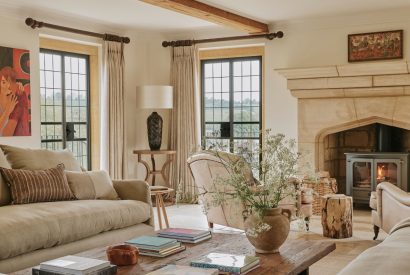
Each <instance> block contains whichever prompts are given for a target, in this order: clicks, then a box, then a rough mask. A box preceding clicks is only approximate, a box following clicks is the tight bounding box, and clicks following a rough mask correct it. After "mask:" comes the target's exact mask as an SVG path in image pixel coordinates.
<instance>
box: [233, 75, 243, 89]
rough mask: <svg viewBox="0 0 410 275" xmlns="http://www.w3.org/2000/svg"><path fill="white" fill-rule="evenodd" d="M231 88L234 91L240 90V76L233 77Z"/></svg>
mask: <svg viewBox="0 0 410 275" xmlns="http://www.w3.org/2000/svg"><path fill="white" fill-rule="evenodd" d="M233 90H234V91H235V92H239V91H242V78H241V77H234V79H233Z"/></svg>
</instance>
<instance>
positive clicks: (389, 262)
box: [339, 182, 410, 275]
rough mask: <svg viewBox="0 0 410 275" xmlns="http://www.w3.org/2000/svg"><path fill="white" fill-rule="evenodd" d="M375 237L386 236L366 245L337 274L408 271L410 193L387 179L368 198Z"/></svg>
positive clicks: (373, 274) (363, 274)
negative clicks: (372, 244) (382, 239)
mask: <svg viewBox="0 0 410 275" xmlns="http://www.w3.org/2000/svg"><path fill="white" fill-rule="evenodd" d="M370 207H371V208H372V223H373V225H374V230H375V237H374V239H376V238H377V235H378V233H379V229H382V230H383V231H385V232H387V233H389V236H388V237H387V238H386V239H385V240H384V241H383V242H382V243H381V244H379V245H377V246H375V247H372V248H370V249H367V250H366V251H364V252H363V253H362V254H360V255H359V256H358V257H357V258H356V259H355V260H353V261H352V262H351V263H350V264H349V265H348V266H346V267H345V268H344V269H343V270H342V271H341V272H340V273H339V274H340V275H348V274H352V275H353V274H360V275H367V274H368V275H370V274H371V275H378V274H380V275H386V274H389V275H390V274H392V275H393V274H409V273H410V261H409V255H410V193H407V192H405V191H403V190H401V189H400V188H398V187H396V186H395V185H393V184H390V183H388V182H383V183H380V184H379V185H378V186H377V190H376V192H374V193H372V195H371V198H370Z"/></svg>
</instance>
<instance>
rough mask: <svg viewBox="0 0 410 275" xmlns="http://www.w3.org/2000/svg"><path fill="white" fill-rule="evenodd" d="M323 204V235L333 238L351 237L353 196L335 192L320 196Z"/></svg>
mask: <svg viewBox="0 0 410 275" xmlns="http://www.w3.org/2000/svg"><path fill="white" fill-rule="evenodd" d="M320 201H321V204H322V227H323V236H324V237H328V238H333V239H343V238H350V237H352V235H353V224H352V223H353V221H352V219H353V198H352V197H349V196H346V195H342V194H333V195H326V196H323V197H321V198H320Z"/></svg>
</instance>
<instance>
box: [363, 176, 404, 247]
mask: <svg viewBox="0 0 410 275" xmlns="http://www.w3.org/2000/svg"><path fill="white" fill-rule="evenodd" d="M370 208H372V224H373V228H374V238H373V239H374V240H375V239H377V236H378V234H379V229H382V230H383V231H384V232H386V233H389V232H390V230H391V229H392V228H393V227H394V226H395V225H396V224H398V223H399V222H401V221H402V220H404V219H406V218H409V217H410V193H407V192H405V191H403V190H401V189H400V188H398V187H397V186H395V185H393V184H391V183H389V182H382V183H380V184H378V185H377V189H376V192H372V194H371V197H370Z"/></svg>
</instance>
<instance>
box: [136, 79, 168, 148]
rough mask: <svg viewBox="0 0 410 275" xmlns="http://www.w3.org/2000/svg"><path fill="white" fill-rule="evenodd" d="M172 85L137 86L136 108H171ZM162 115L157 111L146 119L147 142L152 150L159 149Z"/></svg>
mask: <svg viewBox="0 0 410 275" xmlns="http://www.w3.org/2000/svg"><path fill="white" fill-rule="evenodd" d="M172 104H173V99H172V86H157V85H148V86H139V87H137V108H141V109H172ZM162 124H163V120H162V117H161V116H160V115H159V114H158V113H157V112H155V111H154V112H152V114H151V115H150V116H149V117H148V119H147V130H148V144H149V148H150V149H151V150H152V151H157V150H159V149H161V142H162Z"/></svg>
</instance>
